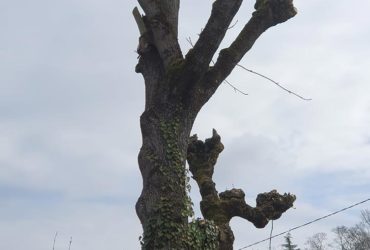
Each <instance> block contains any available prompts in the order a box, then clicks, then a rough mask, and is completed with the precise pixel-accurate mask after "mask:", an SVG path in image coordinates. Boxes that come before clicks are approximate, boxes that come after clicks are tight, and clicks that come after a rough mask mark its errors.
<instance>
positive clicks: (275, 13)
mask: <svg viewBox="0 0 370 250" xmlns="http://www.w3.org/2000/svg"><path fill="white" fill-rule="evenodd" d="M138 2H139V4H140V6H141V8H142V10H143V11H144V13H145V15H143V16H141V15H140V14H139V11H138V9H135V10H134V16H135V19H136V22H137V24H138V27H139V30H140V34H141V36H140V39H139V46H138V49H137V52H138V54H139V62H138V64H137V66H136V69H135V70H136V72H137V73H141V74H142V75H143V77H144V80H145V110H144V112H143V114H142V115H141V117H140V125H141V132H142V147H141V149H140V152H139V156H138V162H139V167H140V171H141V174H142V177H143V190H142V193H141V195H140V197H139V199H138V201H137V204H136V211H137V215H138V217H139V219H140V221H141V223H142V225H143V229H144V233H143V238H142V247H143V248H144V249H225V250H227V249H232V245H233V241H234V236H233V233H232V231H231V228H230V226H229V221H230V220H231V218H233V217H234V216H239V217H242V218H245V219H246V220H249V221H250V222H252V223H253V224H254V225H255V226H256V227H258V228H262V227H264V226H265V225H266V224H267V223H268V222H269V221H270V220H275V219H278V218H279V217H280V216H281V215H282V213H284V212H285V211H286V210H287V209H289V208H290V207H292V206H293V202H294V200H295V196H294V195H290V194H284V195H280V194H279V193H277V192H276V191H275V190H273V191H271V192H268V193H263V194H259V195H258V196H257V205H256V207H251V206H249V205H248V204H247V203H246V201H245V195H244V192H243V191H242V190H241V189H232V190H227V191H225V192H222V193H220V194H218V192H217V190H216V188H215V183H214V182H213V179H212V175H213V172H214V166H215V164H216V161H217V158H218V155H219V154H220V153H221V151H222V150H223V145H222V143H221V138H220V136H219V135H218V134H217V132H216V131H215V130H214V131H213V135H212V137H211V138H210V139H207V140H205V142H203V141H200V140H198V139H197V137H196V136H193V137H191V138H190V132H191V129H192V126H193V123H194V120H195V118H196V117H197V114H198V112H199V111H200V110H201V108H202V107H203V105H204V104H205V103H206V102H207V101H208V100H209V99H210V98H211V97H212V95H213V94H214V93H215V91H216V90H217V88H218V87H219V86H220V84H221V83H222V82H223V81H224V80H225V79H226V77H227V76H228V75H229V74H230V73H231V71H232V70H233V69H234V67H235V66H236V65H237V64H238V62H239V61H240V60H241V59H242V57H243V56H244V55H245V54H246V53H247V52H248V51H249V50H250V49H251V47H252V46H253V44H254V43H255V41H256V40H257V38H258V37H259V36H260V35H261V34H262V33H263V32H265V31H266V30H267V29H268V28H270V27H272V26H275V25H277V24H279V23H282V22H285V21H287V20H288V19H290V18H291V17H293V16H295V15H296V9H295V8H294V6H293V0H257V1H256V3H255V6H254V7H255V11H254V12H253V15H252V17H251V19H250V20H249V21H248V22H247V23H246V24H245V26H244V28H243V29H242V30H241V32H240V33H239V35H238V36H237V38H236V39H235V40H234V41H233V42H232V44H231V45H230V46H229V47H227V48H224V49H222V50H221V51H220V53H219V55H218V58H217V60H216V61H215V63H214V65H213V66H210V62H211V60H212V58H213V56H214V54H215V53H216V51H217V50H218V48H219V46H220V43H221V41H222V40H223V38H224V36H225V34H226V32H227V30H228V27H229V26H230V24H231V21H232V19H233V17H234V16H235V14H236V13H237V12H238V10H239V7H240V6H241V4H242V0H216V1H214V3H213V5H212V11H211V14H210V17H209V19H208V22H207V24H206V25H205V28H204V29H203V31H202V32H201V33H200V35H199V39H198V41H197V42H196V43H195V44H194V47H193V48H192V49H191V50H190V51H189V52H188V53H187V54H186V55H185V56H184V55H183V52H182V51H181V49H180V46H179V43H178V12H179V5H180V0H138ZM186 160H188V163H189V167H190V172H191V173H192V175H193V178H194V179H195V180H196V182H197V184H198V186H199V189H200V193H201V196H202V201H201V204H200V206H201V211H202V214H203V216H204V220H195V221H193V222H191V223H188V218H189V216H192V210H191V209H192V207H191V205H192V204H191V201H190V198H189V197H188V194H187V188H189V186H188V183H187V173H186V167H185V161H186Z"/></svg>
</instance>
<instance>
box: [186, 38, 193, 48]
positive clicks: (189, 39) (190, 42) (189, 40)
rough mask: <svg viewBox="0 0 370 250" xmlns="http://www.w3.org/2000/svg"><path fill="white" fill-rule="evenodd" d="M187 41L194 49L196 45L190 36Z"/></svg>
mask: <svg viewBox="0 0 370 250" xmlns="http://www.w3.org/2000/svg"><path fill="white" fill-rule="evenodd" d="M186 41H188V43H189V44H190V46H191V47H192V48H193V47H194V44H193V42H192V41H191V37H190V36H189V37H188V38H186Z"/></svg>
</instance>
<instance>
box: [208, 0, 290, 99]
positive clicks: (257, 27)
mask: <svg viewBox="0 0 370 250" xmlns="http://www.w3.org/2000/svg"><path fill="white" fill-rule="evenodd" d="M254 7H255V11H254V12H253V15H252V18H251V19H250V20H249V21H248V23H247V24H246V25H245V26H244V28H243V29H242V31H241V32H240V33H239V35H238V37H237V38H236V39H235V41H234V42H233V43H232V44H231V45H230V46H229V47H228V48H226V49H223V50H221V51H220V54H219V56H218V58H217V61H216V63H215V65H214V67H212V68H211V69H210V71H209V72H208V74H207V75H206V77H205V79H204V82H205V83H206V85H207V86H206V87H207V88H211V89H213V91H210V94H213V93H214V91H215V90H216V89H217V87H218V86H219V85H220V84H221V83H222V82H223V80H225V79H226V77H227V76H228V75H229V74H230V73H231V71H232V70H233V69H234V67H235V66H236V65H237V64H238V62H239V61H240V60H241V59H242V58H243V56H244V55H245V54H246V53H247V52H248V51H249V50H250V49H251V48H252V46H253V44H254V43H255V41H256V40H257V39H258V37H259V36H260V35H261V34H262V33H263V32H265V31H266V30H267V29H268V28H270V27H272V26H275V25H277V24H279V23H282V22H285V21H287V20H288V19H290V18H292V17H293V16H295V15H296V13H297V11H296V9H295V7H294V5H293V0H257V1H256V4H255V6H254Z"/></svg>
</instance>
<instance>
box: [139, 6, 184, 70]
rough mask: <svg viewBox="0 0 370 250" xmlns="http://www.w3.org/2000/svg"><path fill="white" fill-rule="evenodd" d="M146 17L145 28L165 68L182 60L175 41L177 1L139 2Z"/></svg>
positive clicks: (178, 46)
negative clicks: (151, 37) (149, 33)
mask: <svg viewBox="0 0 370 250" xmlns="http://www.w3.org/2000/svg"><path fill="white" fill-rule="evenodd" d="M139 3H140V6H141V7H142V8H143V10H144V12H145V14H146V16H145V20H146V26H147V29H149V30H150V32H151V35H152V36H153V43H154V45H155V47H156V49H157V50H158V53H159V55H160V57H161V59H162V61H163V64H164V66H165V67H167V66H169V65H170V64H171V63H173V62H175V61H176V60H178V59H182V58H183V56H182V53H181V49H180V45H179V43H178V41H177V29H178V28H177V23H178V11H179V6H180V2H179V0H160V1H159V0H155V1H154V0H139Z"/></svg>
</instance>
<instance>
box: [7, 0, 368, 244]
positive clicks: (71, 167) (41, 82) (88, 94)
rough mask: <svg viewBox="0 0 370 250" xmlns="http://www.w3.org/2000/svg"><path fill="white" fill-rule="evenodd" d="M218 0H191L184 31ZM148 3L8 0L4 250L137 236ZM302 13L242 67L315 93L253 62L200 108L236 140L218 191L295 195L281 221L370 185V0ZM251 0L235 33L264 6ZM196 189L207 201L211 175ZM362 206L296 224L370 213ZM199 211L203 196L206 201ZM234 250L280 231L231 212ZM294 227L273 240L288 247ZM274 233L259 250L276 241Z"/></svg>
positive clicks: (330, 206)
mask: <svg viewBox="0 0 370 250" xmlns="http://www.w3.org/2000/svg"><path fill="white" fill-rule="evenodd" d="M211 4H212V1H197V0H188V1H183V2H182V5H181V10H180V11H181V14H180V26H179V29H180V33H179V42H180V43H181V46H182V49H183V50H184V53H186V51H187V50H188V49H189V47H190V46H189V44H188V43H187V42H186V38H187V37H191V39H192V40H193V41H196V39H197V34H198V33H199V32H200V30H201V29H202V27H204V25H205V23H206V20H207V18H208V16H209V12H210V8H211ZM136 5H137V3H136V1H134V0H128V1H118V0H107V1H97V0H89V1H88V0H64V1H50V0H35V1H24V0H12V1H6V0H2V1H0V31H1V33H0V170H1V171H0V249H4V250H5V249H6V250H21V249H28V250H44V249H45V250H50V249H51V248H52V245H53V238H54V235H55V233H56V232H58V237H57V239H56V246H55V249H56V250H62V249H68V242H69V240H70V237H73V240H72V247H71V249H76V250H77V249H80V250H102V249H104V250H115V249H117V250H118V249H120V250H122V249H128V250H130V249H139V241H138V237H139V235H140V233H141V226H140V222H139V220H138V219H137V217H136V213H135V210H134V204H135V202H136V199H137V197H138V196H139V193H140V192H141V185H142V182H141V176H140V173H139V170H138V166H137V160H136V158H137V153H138V151H139V148H140V144H141V136H140V130H139V116H140V114H141V112H142V111H143V107H144V88H143V87H144V84H143V79H142V77H141V75H138V74H136V73H135V72H134V67H135V65H136V62H137V55H136V54H135V52H134V51H135V49H136V47H137V41H138V33H139V32H138V30H137V28H136V24H135V23H134V19H133V17H132V15H131V10H132V9H133V7H135V6H136ZM295 5H296V7H297V8H298V15H297V16H296V17H294V18H293V19H291V20H289V21H288V22H287V23H284V24H282V25H278V26H276V27H273V28H271V29H270V30H268V32H266V33H265V34H263V35H262V36H261V37H260V39H259V40H258V41H257V43H256V44H255V46H254V47H253V49H252V50H251V51H250V52H249V53H248V54H247V55H246V56H245V58H244V59H243V61H242V64H243V65H244V66H245V67H247V68H250V69H253V70H255V71H257V72H260V73H263V74H265V75H267V76H269V77H271V78H273V79H275V80H277V81H279V82H280V83H281V84H283V85H284V86H285V87H287V88H289V89H291V90H293V91H295V92H297V93H299V94H301V95H303V96H305V97H307V98H312V101H309V102H307V101H302V100H300V99H298V98H296V97H295V96H293V95H289V94H288V93H286V92H284V91H282V90H281V89H280V88H278V87H276V86H275V85H274V84H272V83H270V82H268V81H266V80H265V79H262V78H260V77H258V76H255V75H252V74H250V73H248V72H246V71H243V70H241V69H239V68H237V69H235V70H234V72H233V73H232V75H231V76H230V77H229V78H228V80H229V81H230V82H231V83H232V84H234V85H235V86H237V87H238V88H240V89H241V90H242V91H244V92H247V93H248V96H244V95H241V94H238V93H235V92H234V90H233V89H232V88H231V87H230V86H228V85H226V84H223V85H222V86H221V87H220V88H219V90H218V91H217V93H216V94H215V95H214V97H213V98H212V99H211V100H210V101H209V103H208V104H207V105H206V106H205V107H204V109H203V110H202V111H201V113H200V114H199V116H198V119H197V121H196V124H195V126H194V129H193V133H197V134H198V136H199V137H200V138H202V139H204V138H206V137H209V136H211V131H212V128H216V129H217V131H218V132H219V134H220V135H221V136H222V140H223V143H224V145H225V150H224V152H223V153H222V154H221V156H220V159H219V162H218V165H217V168H216V173H215V181H216V183H217V188H218V190H219V191H223V190H225V189H226V188H232V187H235V188H242V189H243V190H244V191H245V192H246V195H247V202H249V203H250V204H251V205H254V200H255V197H256V195H257V194H258V193H260V192H266V191H270V190H272V189H277V190H278V191H280V192H282V193H283V192H291V193H294V194H296V195H297V202H296V203H295V209H291V210H289V211H288V212H287V213H286V214H284V215H283V217H282V218H281V219H279V220H277V221H275V223H274V233H280V232H281V231H285V230H288V229H289V228H292V227H294V226H297V225H300V224H303V223H305V222H307V221H309V220H312V219H315V218H317V217H320V216H323V215H325V214H327V213H330V212H332V211H335V210H337V209H340V208H342V207H345V206H348V205H351V204H352V203H355V202H358V201H361V200H365V199H367V198H370V182H369V179H370V168H369V164H370V130H369V125H370V84H369V82H370V71H369V69H370V46H369V44H370V29H369V25H370V17H369V14H368V10H369V9H370V2H369V1H368V0H357V1H355V2H353V1H337V0H325V1H319V0H310V1H304V0H295ZM252 8H253V1H245V3H244V4H243V6H242V8H241V10H240V11H239V13H238V15H237V16H236V17H235V21H236V20H238V22H237V24H236V26H235V27H234V28H233V29H231V30H230V31H229V34H228V36H227V37H226V39H225V42H224V43H223V45H222V46H227V45H228V44H229V43H230V42H231V41H232V40H233V38H235V36H236V34H237V33H238V32H239V31H240V29H241V28H242V27H243V25H244V24H245V22H246V21H247V20H248V19H249V18H250V16H251V13H252ZM192 184H193V189H192V197H193V200H194V203H195V206H196V207H197V206H198V202H199V194H198V188H197V187H196V185H194V183H192ZM369 207H370V204H364V205H361V206H357V207H355V208H353V209H351V210H348V211H346V212H343V213H340V214H338V215H336V216H333V217H331V218H328V219H326V220H323V221H320V222H317V223H315V224H312V225H311V226H307V227H304V228H302V229H299V230H296V231H294V232H292V236H293V239H294V240H295V242H296V243H298V244H300V247H301V248H303V247H304V242H305V239H306V238H307V237H308V236H310V235H312V234H313V233H315V232H325V233H328V234H329V235H330V234H331V229H332V228H333V227H335V226H338V225H347V226H351V225H353V224H355V223H356V222H358V220H359V214H360V211H361V210H362V209H365V208H369ZM196 210H197V215H198V216H200V214H199V209H198V208H196ZM231 224H232V227H233V228H234V233H235V237H236V241H235V249H238V248H240V247H243V246H246V245H248V244H251V243H253V242H255V241H258V240H261V239H264V238H266V237H268V235H269V232H270V225H268V226H267V227H266V229H263V230H258V229H254V227H253V226H252V225H251V224H250V223H249V222H247V221H244V220H242V219H233V220H232V223H231ZM281 243H282V237H280V238H277V239H274V240H273V246H275V247H276V249H278V247H279V245H280V244H281ZM266 248H267V243H266V244H261V245H258V246H256V247H254V248H251V249H266Z"/></svg>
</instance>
